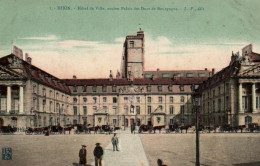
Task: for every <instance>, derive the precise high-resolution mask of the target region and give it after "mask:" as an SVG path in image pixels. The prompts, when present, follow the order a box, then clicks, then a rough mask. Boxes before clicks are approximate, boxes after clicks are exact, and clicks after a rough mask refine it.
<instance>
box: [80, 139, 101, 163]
mask: <svg viewBox="0 0 260 166" xmlns="http://www.w3.org/2000/svg"><path fill="white" fill-rule="evenodd" d="M86 147H87V146H86V145H82V148H81V149H80V150H79V164H80V165H86V163H87V149H86ZM93 154H94V157H95V166H102V157H103V154H104V151H103V148H102V147H101V146H100V143H96V147H95V149H94V151H93Z"/></svg>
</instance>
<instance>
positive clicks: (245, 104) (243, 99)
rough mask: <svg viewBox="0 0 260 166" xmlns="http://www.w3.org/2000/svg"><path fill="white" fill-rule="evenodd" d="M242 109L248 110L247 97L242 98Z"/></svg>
mask: <svg viewBox="0 0 260 166" xmlns="http://www.w3.org/2000/svg"><path fill="white" fill-rule="evenodd" d="M242 107H243V109H248V107H249V97H248V96H243V98H242Z"/></svg>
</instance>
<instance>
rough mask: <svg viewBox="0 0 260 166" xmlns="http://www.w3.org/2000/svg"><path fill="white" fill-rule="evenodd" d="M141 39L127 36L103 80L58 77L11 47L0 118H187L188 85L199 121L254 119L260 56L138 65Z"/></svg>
mask: <svg viewBox="0 0 260 166" xmlns="http://www.w3.org/2000/svg"><path fill="white" fill-rule="evenodd" d="M144 42H145V35H144V32H143V31H142V30H140V31H138V32H137V35H130V36H127V37H126V39H125V42H124V44H123V56H122V64H121V71H120V72H117V73H116V76H115V77H114V76H113V73H112V71H110V75H109V77H108V78H103V79H77V78H76V76H73V78H72V79H59V78H57V77H55V76H54V75H52V74H50V73H47V72H45V71H44V70H42V69H40V68H38V67H36V66H34V65H33V64H32V59H31V58H30V57H29V56H28V54H26V55H25V58H23V55H22V51H21V50H19V49H17V48H15V49H14V51H13V53H12V54H10V55H7V56H5V57H2V58H0V125H1V126H3V125H4V126H7V125H11V126H17V127H29V126H31V127H42V126H48V125H58V124H60V125H69V124H89V125H91V126H97V125H99V126H100V125H114V126H120V127H122V126H125V127H129V126H130V125H131V124H136V125H141V124H151V125H154V126H158V125H169V124H174V123H178V124H180V125H188V124H190V125H192V124H194V123H195V116H194V109H193V105H192V94H193V92H194V90H195V89H199V92H200V94H201V97H202V100H201V101H202V102H201V114H202V117H203V118H202V119H203V123H206V124H218V123H230V122H232V123H238V124H242V123H245V122H249V121H250V118H251V121H254V122H255V121H257V122H259V113H258V112H259V110H258V108H260V94H259V96H258V88H259V87H260V84H259V85H258V84H257V81H258V80H259V78H258V77H259V76H258V77H257V71H258V62H260V55H259V54H256V53H253V52H252V49H251V50H250V49H249V48H248V47H246V48H245V50H244V52H243V54H242V57H240V56H239V55H238V54H234V55H232V59H231V62H230V65H229V66H228V67H226V68H224V69H223V70H221V71H220V72H218V73H216V74H215V73H214V72H215V71H214V69H212V70H211V71H209V70H208V69H203V70H172V71H163V70H159V69H157V70H156V71H145V70H144V65H145V61H144V59H145V58H144V57H145V45H144ZM250 48H251V47H250ZM234 74H236V77H235V76H234ZM258 75H259V74H258ZM257 79H258V80H257ZM258 86H259V87H258ZM219 89H220V91H218V90H219ZM253 92H255V93H253ZM258 99H259V100H258ZM218 106H219V107H218ZM240 115H241V116H240ZM243 118H244V119H245V118H247V119H245V120H244V119H243ZM257 119H258V120H257Z"/></svg>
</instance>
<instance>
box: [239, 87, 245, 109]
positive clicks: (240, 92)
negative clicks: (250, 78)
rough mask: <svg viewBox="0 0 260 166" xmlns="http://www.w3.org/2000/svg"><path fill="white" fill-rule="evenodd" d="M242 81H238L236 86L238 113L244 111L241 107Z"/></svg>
mask: <svg viewBox="0 0 260 166" xmlns="http://www.w3.org/2000/svg"><path fill="white" fill-rule="evenodd" d="M242 93H243V92H242V83H239V86H238V105H239V107H238V109H239V113H244V110H243V107H242Z"/></svg>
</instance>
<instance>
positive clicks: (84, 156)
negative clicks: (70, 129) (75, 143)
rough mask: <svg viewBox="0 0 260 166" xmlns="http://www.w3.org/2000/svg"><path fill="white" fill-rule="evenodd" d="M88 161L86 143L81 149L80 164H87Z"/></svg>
mask: <svg viewBox="0 0 260 166" xmlns="http://www.w3.org/2000/svg"><path fill="white" fill-rule="evenodd" d="M86 163H87V150H86V145H82V148H81V149H80V150H79V164H80V165H86Z"/></svg>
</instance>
